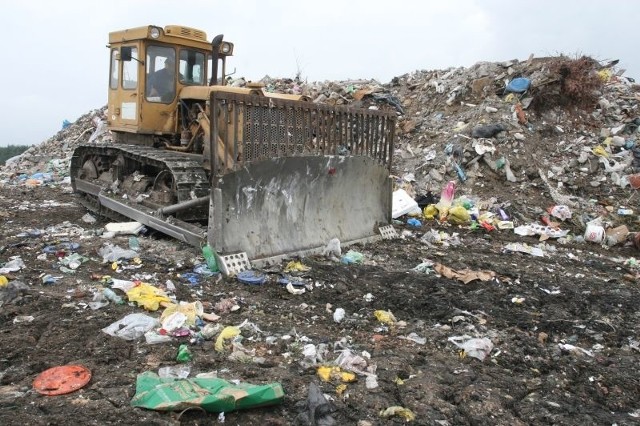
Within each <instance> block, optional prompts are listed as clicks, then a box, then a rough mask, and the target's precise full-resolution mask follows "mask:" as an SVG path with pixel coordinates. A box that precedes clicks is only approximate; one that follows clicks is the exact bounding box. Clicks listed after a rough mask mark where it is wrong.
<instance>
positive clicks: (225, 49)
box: [222, 43, 231, 53]
mask: <svg viewBox="0 0 640 426" xmlns="http://www.w3.org/2000/svg"><path fill="white" fill-rule="evenodd" d="M229 52H231V45H230V44H229V43H222V53H229Z"/></svg>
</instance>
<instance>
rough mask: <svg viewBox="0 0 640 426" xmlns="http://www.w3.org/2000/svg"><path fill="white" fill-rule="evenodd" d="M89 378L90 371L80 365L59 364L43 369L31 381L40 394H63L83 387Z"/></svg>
mask: <svg viewBox="0 0 640 426" xmlns="http://www.w3.org/2000/svg"><path fill="white" fill-rule="evenodd" d="M89 380H91V371H90V370H89V369H88V368H87V367H84V366H82V365H61V366H58V367H53V368H50V369H48V370H45V371H43V372H42V373H40V374H39V375H38V377H36V378H35V380H34V381H33V388H34V389H35V390H36V392H38V393H40V394H42V395H49V396H52V395H64V394H67V393H71V392H75V391H77V390H78V389H80V388H82V387H84V386H85V385H86V384H87V383H89Z"/></svg>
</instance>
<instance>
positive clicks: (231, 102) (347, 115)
mask: <svg viewBox="0 0 640 426" xmlns="http://www.w3.org/2000/svg"><path fill="white" fill-rule="evenodd" d="M211 106H212V107H211V114H212V115H211V124H212V129H211V130H212V134H218V135H219V140H218V144H221V145H222V146H221V147H218V149H217V150H216V149H214V150H211V151H212V158H211V161H212V163H213V164H214V169H215V170H216V172H217V174H219V173H224V172H225V171H229V170H235V169H237V168H238V167H241V165H242V164H244V163H247V162H252V161H258V160H261V159H265V158H277V157H288V156H296V155H364V156H369V157H371V158H374V159H376V160H378V161H380V162H381V163H382V164H385V165H386V166H387V167H388V168H389V169H390V168H391V159H392V153H393V138H394V132H395V120H396V117H395V115H394V114H391V113H386V112H381V111H375V110H359V109H354V108H348V107H342V106H339V107H332V106H328V105H318V104H314V103H312V102H303V101H292V100H284V99H276V98H269V97H264V96H256V95H244V94H234V93H219V92H214V93H212V96H211ZM220 153H225V154H224V155H220Z"/></svg>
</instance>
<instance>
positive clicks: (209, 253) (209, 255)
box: [202, 244, 220, 272]
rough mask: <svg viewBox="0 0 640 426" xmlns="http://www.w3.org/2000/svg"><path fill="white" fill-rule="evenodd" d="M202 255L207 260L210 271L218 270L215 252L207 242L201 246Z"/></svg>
mask: <svg viewBox="0 0 640 426" xmlns="http://www.w3.org/2000/svg"><path fill="white" fill-rule="evenodd" d="M202 255H203V256H204V260H205V261H206V262H207V266H208V267H209V270H210V271H211V272H219V271H220V269H219V268H218V262H217V261H216V252H215V251H213V249H212V248H211V246H210V245H209V244H207V245H205V246H203V247H202Z"/></svg>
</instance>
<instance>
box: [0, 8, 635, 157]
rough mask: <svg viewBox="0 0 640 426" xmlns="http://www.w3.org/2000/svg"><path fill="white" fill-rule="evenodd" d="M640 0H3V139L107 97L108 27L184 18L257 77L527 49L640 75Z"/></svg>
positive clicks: (339, 75)
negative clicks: (219, 39) (225, 44)
mask: <svg viewBox="0 0 640 426" xmlns="http://www.w3.org/2000/svg"><path fill="white" fill-rule="evenodd" d="M639 16H640V2H636V1H632V0H628V1H627V0H609V1H592V0H575V1H574V0H554V1H547V0H538V1H534V2H517V1H516V2H514V1H512V0H508V1H507V0H505V1H503V0H460V1H455V0H450V1H442V0H440V1H428V0H416V1H402V0H396V1H383V0H367V1H364V0H363V1H361V0H339V1H337V0H323V1H305V0H272V1H269V0H245V1H243V0H233V1H229V0H227V1H224V2H223V1H214V0H205V1H203V0H195V1H194V0H179V1H178V0H175V1H169V0H110V1H104V0H92V1H78V0H73V1H66V0H57V1H51V0H22V1H20V2H6V3H3V5H2V14H1V16H0V28H3V33H4V35H5V42H4V44H3V52H2V66H1V67H0V76H1V77H2V78H1V79H0V81H1V82H2V84H3V86H4V87H3V90H2V93H3V99H2V102H1V103H0V117H2V118H1V121H0V123H2V130H3V132H2V135H1V137H0V146H4V145H9V144H14V145H32V144H38V143H40V142H42V141H44V140H46V139H47V138H49V137H51V136H53V135H54V134H55V133H56V132H57V131H58V130H59V129H60V127H61V125H62V122H63V120H65V119H67V120H69V121H74V120H76V119H77V118H78V117H80V116H81V115H83V114H85V113H86V112H88V111H90V110H92V109H96V108H100V107H102V106H104V105H106V103H107V77H108V65H109V52H108V50H107V49H106V47H105V45H106V44H107V42H108V33H109V32H110V31H114V30H120V29H125V28H130V27H136V26H144V25H149V24H153V25H158V26H165V25H170V24H178V25H184V26H189V27H194V28H198V29H201V30H204V31H205V32H206V33H207V37H208V39H209V40H211V38H212V37H213V36H215V35H216V34H219V33H223V34H224V36H225V39H226V40H229V41H232V42H233V43H235V49H234V55H235V56H234V57H232V58H230V62H229V65H230V69H231V70H233V68H236V70H237V74H236V76H238V77H240V76H242V77H245V78H247V79H248V80H259V79H261V78H262V77H263V76H265V75H269V76H271V77H294V76H295V75H296V73H297V72H300V74H301V76H302V77H303V78H305V79H307V80H308V81H310V82H311V81H324V80H347V79H370V78H374V79H377V80H378V81H379V82H381V83H388V82H389V81H390V80H391V79H392V78H393V77H395V76H399V75H403V74H406V73H410V72H412V71H415V70H433V69H445V68H448V67H451V66H465V67H469V66H471V65H473V64H475V63H476V62H479V61H503V60H509V59H519V60H525V59H527V57H528V56H529V54H531V53H533V54H534V55H536V56H550V55H557V54H560V53H562V54H566V55H569V56H576V55H581V54H585V55H589V56H592V57H594V58H596V59H599V60H610V59H619V60H620V63H619V67H621V68H625V69H626V70H627V72H626V73H625V75H627V76H629V77H633V78H636V79H638V78H640V55H639V54H638V44H637V38H638V22H637V18H638V17H639Z"/></svg>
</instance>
